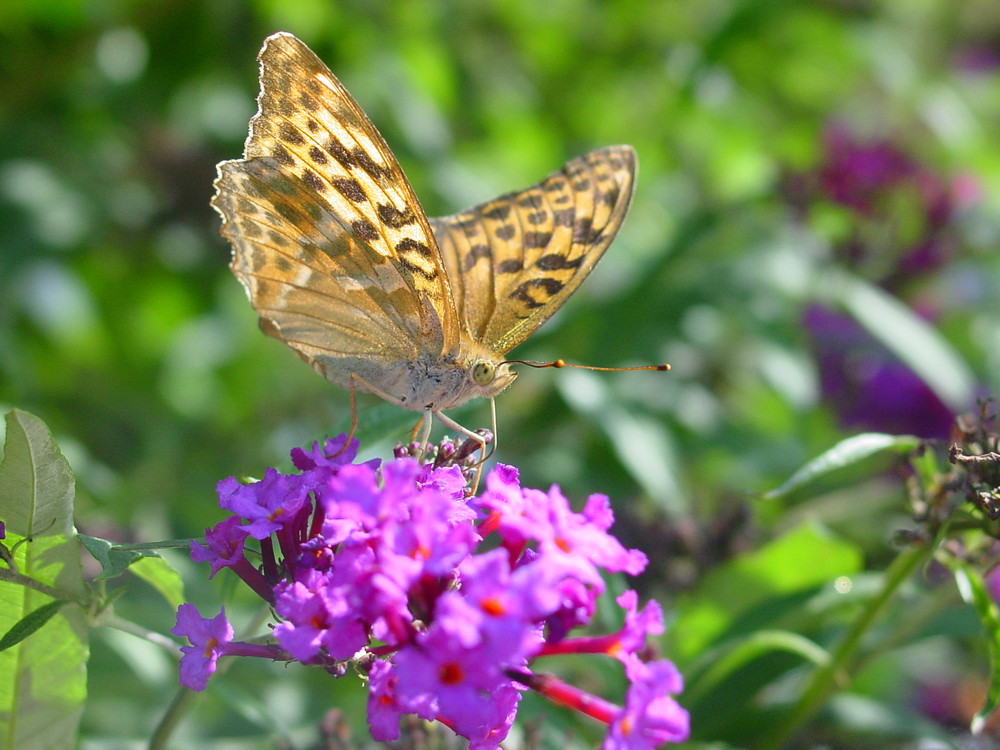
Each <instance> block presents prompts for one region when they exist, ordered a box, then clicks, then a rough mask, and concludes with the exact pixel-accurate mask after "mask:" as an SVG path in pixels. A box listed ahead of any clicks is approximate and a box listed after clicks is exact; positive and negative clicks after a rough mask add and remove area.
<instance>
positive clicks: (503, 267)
mask: <svg viewBox="0 0 1000 750" xmlns="http://www.w3.org/2000/svg"><path fill="white" fill-rule="evenodd" d="M523 270H524V263H522V262H521V261H519V260H517V259H516V258H508V259H507V260H502V261H500V262H499V263H497V273H498V274H501V273H519V272H520V271H523Z"/></svg>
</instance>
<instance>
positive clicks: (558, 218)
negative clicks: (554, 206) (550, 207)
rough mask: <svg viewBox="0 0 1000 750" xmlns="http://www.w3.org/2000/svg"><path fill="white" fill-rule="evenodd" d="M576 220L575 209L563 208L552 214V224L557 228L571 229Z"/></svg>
mask: <svg viewBox="0 0 1000 750" xmlns="http://www.w3.org/2000/svg"><path fill="white" fill-rule="evenodd" d="M575 218H576V209H575V208H561V209H559V210H558V211H553V212H552V223H553V224H555V225H556V226H557V227H571V226H573V220H574V219H575Z"/></svg>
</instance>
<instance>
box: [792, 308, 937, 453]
mask: <svg viewBox="0 0 1000 750" xmlns="http://www.w3.org/2000/svg"><path fill="white" fill-rule="evenodd" d="M803 322H804V324H805V328H806V330H807V331H808V332H809V334H810V338H811V339H812V346H813V351H814V352H815V356H816V361H817V364H818V366H819V371H820V389H821V392H822V396H823V400H824V401H826V402H827V403H829V404H830V405H831V406H832V408H833V409H834V412H835V413H836V414H837V416H838V417H839V419H840V422H841V424H842V425H843V426H844V427H845V428H848V429H862V430H874V431H877V432H888V433H892V434H897V435H916V436H917V437H922V438H938V439H942V440H943V439H946V438H947V437H948V435H949V434H950V431H951V424H952V421H953V419H954V416H953V414H952V412H951V410H950V409H949V408H948V407H947V406H945V404H944V402H942V401H941V399H940V398H938V396H937V394H935V393H934V391H932V390H931V389H930V387H929V386H928V385H927V384H926V383H924V381H923V380H921V379H920V378H919V377H917V375H916V374H915V373H914V372H913V371H912V370H911V369H910V368H908V367H907V366H906V365H904V364H903V363H902V362H900V361H899V359H897V358H896V356H895V355H893V354H892V353H891V352H890V351H889V350H888V349H886V348H885V347H884V346H883V345H882V344H880V343H878V342H877V341H875V340H874V339H873V338H872V337H871V335H870V334H868V332H867V331H865V330H864V329H863V328H861V326H860V325H858V324H857V323H856V322H854V320H852V319H851V318H849V317H847V316H845V315H841V314H839V313H835V312H831V311H830V310H827V309H825V308H823V307H819V306H816V305H814V306H812V307H809V308H808V309H807V310H806V311H805V313H804V315H803Z"/></svg>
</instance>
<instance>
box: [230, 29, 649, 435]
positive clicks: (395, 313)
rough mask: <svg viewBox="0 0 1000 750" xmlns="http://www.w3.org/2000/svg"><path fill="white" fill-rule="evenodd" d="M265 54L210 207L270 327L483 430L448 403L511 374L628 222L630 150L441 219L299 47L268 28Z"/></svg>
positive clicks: (353, 377) (323, 370)
mask: <svg viewBox="0 0 1000 750" xmlns="http://www.w3.org/2000/svg"><path fill="white" fill-rule="evenodd" d="M259 59H260V80H261V90H260V96H259V97H258V105H259V110H258V112H257V114H256V115H255V116H254V117H253V119H252V120H251V121H250V133H249V136H248V138H247V141H246V144H245V146H244V156H243V158H242V159H237V160H233V161H226V162H222V163H221V164H220V165H219V168H218V172H219V175H218V179H217V180H216V183H215V186H216V195H215V197H214V198H213V201H212V205H213V206H214V207H215V209H216V210H217V211H218V212H219V213H220V214H221V216H222V218H223V225H222V234H223V236H225V237H226V238H227V239H228V240H229V242H230V243H231V245H232V248H233V256H232V262H231V264H230V265H231V268H232V270H233V272H234V274H235V275H236V277H237V278H238V279H239V280H240V282H241V283H242V284H243V286H244V288H245V289H246V291H247V295H248V297H249V298H250V302H251V304H252V305H253V307H254V309H255V310H256V311H257V313H258V314H259V316H260V322H261V327H262V328H263V330H264V331H265V332H266V333H268V334H269V335H271V336H274V337H275V338H278V339H280V340H282V341H284V342H285V343H286V344H288V345H289V346H290V347H292V348H293V349H294V350H295V351H296V352H297V353H298V354H299V355H300V356H301V357H302V358H303V359H305V360H306V361H307V362H309V363H310V364H311V365H312V366H313V367H314V368H315V369H316V370H317V372H319V373H320V374H321V375H322V376H323V377H325V378H326V379H327V380H329V381H330V382H332V383H335V384H337V385H340V386H342V387H345V388H348V389H351V390H352V391H353V390H361V391H367V392H370V393H374V394H376V395H378V396H380V397H382V398H384V399H385V400H387V401H390V402H391V403H395V404H398V405H400V406H403V407H406V408H409V409H414V410H417V411H422V412H424V413H425V415H427V416H429V415H431V414H433V415H436V416H437V417H438V418H439V419H440V420H441V421H442V422H444V423H445V424H446V425H448V426H450V427H452V428H458V429H459V430H460V431H462V432H463V433H464V434H466V435H467V436H474V435H473V433H471V432H470V431H468V430H465V428H461V427H460V426H458V425H456V424H455V423H454V422H453V421H452V420H450V419H448V418H447V417H445V416H444V415H443V414H442V411H443V410H445V409H450V408H453V407H456V406H459V405H461V404H463V403H466V402H467V401H469V400H471V399H474V398H479V397H485V398H493V397H494V396H496V395H497V394H498V393H500V392H501V391H503V390H504V389H505V388H506V387H507V386H508V385H510V383H511V382H513V380H514V378H515V377H516V373H515V372H514V371H512V369H511V368H510V366H509V365H505V364H504V362H505V360H504V355H506V353H507V352H508V351H510V350H511V349H512V348H514V347H515V346H517V345H518V344H519V343H521V342H522V341H524V339H526V338H527V337H528V336H530V335H531V334H532V333H533V332H534V331H535V330H537V328H538V327H539V326H540V325H542V323H544V322H545V321H546V320H547V319H548V318H549V317H551V316H552V314H553V313H555V311H556V310H557V309H558V308H559V307H561V306H562V304H563V303H564V302H565V301H566V299H567V298H568V297H569V296H570V295H571V294H572V293H573V292H574V291H575V290H576V289H577V287H578V286H579V285H580V283H581V282H582V281H583V279H584V278H586V276H587V275H588V274H589V273H590V271H591V270H592V269H593V267H594V265H595V264H596V263H597V261H598V260H599V259H600V257H601V256H602V255H603V253H604V250H605V249H606V248H607V246H608V244H610V242H611V239H612V238H613V237H614V235H615V233H616V232H617V230H618V228H619V226H620V225H621V222H622V220H623V219H624V216H625V213H626V211H627V208H628V204H629V201H630V199H631V195H632V188H633V182H634V175H635V153H634V151H633V150H632V149H631V148H630V147H628V146H611V147H608V148H604V149H598V150H596V151H592V152H590V153H588V154H585V155H583V156H580V157H577V158H576V159H573V160H571V161H570V162H568V163H567V164H566V165H565V166H564V167H563V168H562V169H561V170H559V171H557V172H554V173H552V174H551V175H549V176H548V177H547V178H546V179H545V180H543V181H542V182H540V183H538V184H536V185H533V186H532V187H529V188H527V189H525V190H522V191H519V192H514V193H509V194H507V195H503V196H500V197H499V198H496V199H494V200H493V201H489V202H486V203H483V204H480V205H478V206H475V207H473V208H471V209H468V210H467V211H464V212H462V213H459V214H455V215H453V216H446V217H441V218H436V219H430V218H428V217H427V215H426V213H425V212H424V210H423V208H422V207H421V205H420V202H419V201H418V200H417V197H416V196H415V195H414V193H413V189H412V188H411V186H410V183H409V181H408V180H407V179H406V177H405V175H404V174H403V171H402V169H401V168H400V166H399V163H398V162H397V161H396V159H395V157H394V156H393V155H392V152H391V150H390V149H389V147H388V145H387V144H386V142H385V141H384V139H383V138H382V136H381V135H380V134H379V132H378V131H377V130H376V128H375V126H374V125H373V124H372V123H371V121H370V120H369V119H368V117H367V116H366V115H365V113H364V111H363V110H362V109H361V107H360V106H359V105H358V104H357V102H355V101H354V99H353V98H352V97H351V95H350V94H349V93H348V92H347V90H346V89H345V88H344V87H343V85H341V83H340V82H339V81H338V80H337V79H336V77H335V76H334V75H333V73H331V72H330V70H329V69H328V68H327V67H326V66H325V65H324V64H323V63H322V61H320V60H319V58H318V57H316V55H315V54H314V53H313V52H312V51H311V50H310V49H309V48H308V47H307V46H306V45H305V44H304V43H302V42H301V41H299V40H298V39H296V38H295V37H294V36H292V35H291V34H287V33H278V34H274V35H272V36H270V37H268V38H267V39H266V40H265V42H264V46H263V48H262V49H261V53H260V57H259ZM429 422H430V420H429V419H428V420H427V424H426V425H425V427H426V428H427V429H429ZM480 439H481V438H480Z"/></svg>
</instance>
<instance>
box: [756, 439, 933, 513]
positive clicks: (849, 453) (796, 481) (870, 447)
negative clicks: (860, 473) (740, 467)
mask: <svg viewBox="0 0 1000 750" xmlns="http://www.w3.org/2000/svg"><path fill="white" fill-rule="evenodd" d="M918 445H920V438H916V437H913V436H912V435H886V434H884V433H881V432H865V433H862V434H860V435H852V436H851V437H849V438H846V439H845V440H841V441H840V442H839V443H837V444H836V445H835V446H833V447H832V448H830V450H828V451H826V452H825V453H821V454H820V455H819V456H817V457H816V458H814V459H813V460H812V461H810V462H809V463H807V464H806V465H805V466H803V467H802V468H801V469H799V470H798V471H797V472H795V473H794V474H793V475H792V476H791V477H789V478H788V479H787V480H786V481H785V482H783V483H782V484H781V485H780V486H779V487H776V488H775V489H773V490H771V491H770V492H765V493H764V498H765V499H767V500H776V499H778V498H782V497H784V496H785V495H787V494H789V493H790V492H792V491H793V490H797V489H798V488H799V487H802V486H803V485H806V484H809V482H812V481H813V480H815V479H817V478H819V477H821V476H823V475H824V474H829V473H830V472H831V471H836V470H837V469H842V468H844V467H846V466H850V465H851V464H854V463H857V462H858V461H861V460H863V459H865V458H868V457H869V456H874V455H875V454H876V453H881V452H882V451H892V452H894V453H908V452H909V451H912V450H914V449H915V448H916V447H917V446H918Z"/></svg>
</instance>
